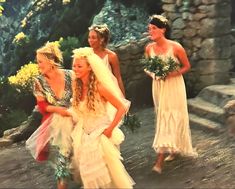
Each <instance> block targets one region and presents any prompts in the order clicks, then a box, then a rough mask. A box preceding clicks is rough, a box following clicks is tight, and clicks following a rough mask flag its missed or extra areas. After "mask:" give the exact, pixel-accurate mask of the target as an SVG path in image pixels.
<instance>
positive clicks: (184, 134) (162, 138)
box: [151, 49, 197, 156]
mask: <svg viewBox="0 0 235 189" xmlns="http://www.w3.org/2000/svg"><path fill="white" fill-rule="evenodd" d="M153 56H156V54H155V53H154V51H153V49H151V57H153ZM157 56H159V57H160V58H162V59H164V60H167V58H169V57H172V58H173V59H174V60H175V61H176V62H178V60H177V59H176V58H175V57H174V54H173V49H169V50H168V52H167V53H166V54H161V55H157ZM152 95H153V101H154V106H155V112H156V117H157V118H156V131H155V137H154V142H153V148H154V149H155V151H156V152H157V153H159V152H160V153H165V152H166V153H171V152H176V153H180V154H181V155H187V156H197V153H196V152H195V151H194V149H193V147H192V142H191V132H190V128H189V117H188V109H187V98H186V90H185V83H184V79H183V76H182V75H179V76H176V77H170V78H166V79H165V81H164V80H161V79H158V80H153V82H152Z"/></svg>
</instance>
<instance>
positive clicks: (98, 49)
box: [93, 47, 105, 57]
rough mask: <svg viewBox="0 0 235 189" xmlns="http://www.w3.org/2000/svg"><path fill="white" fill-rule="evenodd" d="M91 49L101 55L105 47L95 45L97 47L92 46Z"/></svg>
mask: <svg viewBox="0 0 235 189" xmlns="http://www.w3.org/2000/svg"><path fill="white" fill-rule="evenodd" d="M93 51H94V53H95V54H97V55H98V56H100V57H102V56H103V54H104V53H105V48H103V47H97V48H95V49H94V48H93Z"/></svg>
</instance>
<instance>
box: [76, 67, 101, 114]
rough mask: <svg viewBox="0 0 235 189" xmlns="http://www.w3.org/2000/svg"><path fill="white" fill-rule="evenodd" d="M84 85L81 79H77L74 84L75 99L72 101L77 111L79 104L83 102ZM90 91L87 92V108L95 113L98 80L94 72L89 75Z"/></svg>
mask: <svg viewBox="0 0 235 189" xmlns="http://www.w3.org/2000/svg"><path fill="white" fill-rule="evenodd" d="M84 87H86V86H83V83H82V81H81V79H79V78H76V79H75V80H74V82H73V84H72V89H73V99H72V106H73V107H75V109H76V108H77V107H78V106H79V103H80V102H81V98H82V91H83V89H84ZM87 87H88V91H87V108H88V110H92V111H95V109H96V107H95V104H96V101H97V100H98V99H97V98H96V95H97V79H96V76H95V74H94V73H93V71H92V70H91V71H90V75H89V81H88V86H87Z"/></svg>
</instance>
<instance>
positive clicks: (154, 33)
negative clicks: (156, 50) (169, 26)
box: [148, 24, 166, 41]
mask: <svg viewBox="0 0 235 189" xmlns="http://www.w3.org/2000/svg"><path fill="white" fill-rule="evenodd" d="M165 30H166V29H165V28H158V27H157V26H155V25H153V24H149V25H148V33H149V36H150V39H151V40H153V41H157V40H159V39H160V38H162V37H164V36H165V35H164V33H165Z"/></svg>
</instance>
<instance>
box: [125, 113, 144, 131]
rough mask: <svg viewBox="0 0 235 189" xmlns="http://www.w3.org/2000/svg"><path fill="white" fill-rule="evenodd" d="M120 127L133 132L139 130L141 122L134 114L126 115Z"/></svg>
mask: <svg viewBox="0 0 235 189" xmlns="http://www.w3.org/2000/svg"><path fill="white" fill-rule="evenodd" d="M122 126H123V127H125V128H127V129H128V130H131V131H132V132H134V131H136V129H138V128H140V126H141V122H140V120H139V119H138V117H137V116H136V115H135V114H131V113H127V114H126V115H125V117H124V121H123V123H122Z"/></svg>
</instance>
